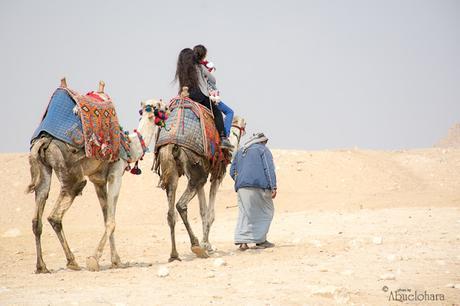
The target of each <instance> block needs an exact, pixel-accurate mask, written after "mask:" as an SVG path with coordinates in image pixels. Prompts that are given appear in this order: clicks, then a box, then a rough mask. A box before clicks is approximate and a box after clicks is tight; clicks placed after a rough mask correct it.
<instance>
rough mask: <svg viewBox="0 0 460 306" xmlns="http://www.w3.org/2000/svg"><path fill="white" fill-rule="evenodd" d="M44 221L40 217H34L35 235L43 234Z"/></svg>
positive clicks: (33, 228)
mask: <svg viewBox="0 0 460 306" xmlns="http://www.w3.org/2000/svg"><path fill="white" fill-rule="evenodd" d="M42 228H43V225H42V222H41V220H38V219H33V220H32V231H33V232H34V235H35V236H40V235H41V234H42Z"/></svg>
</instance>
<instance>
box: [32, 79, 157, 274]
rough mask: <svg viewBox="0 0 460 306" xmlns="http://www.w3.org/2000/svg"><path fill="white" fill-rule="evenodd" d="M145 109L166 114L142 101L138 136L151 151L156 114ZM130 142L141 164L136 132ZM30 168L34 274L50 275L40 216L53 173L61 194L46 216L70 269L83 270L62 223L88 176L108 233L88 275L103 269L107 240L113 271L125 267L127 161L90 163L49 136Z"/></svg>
mask: <svg viewBox="0 0 460 306" xmlns="http://www.w3.org/2000/svg"><path fill="white" fill-rule="evenodd" d="M104 86H105V84H104V82H102V81H101V82H100V83H99V91H98V93H99V94H104ZM61 87H63V88H66V87H67V83H66V81H65V78H64V79H62V80H61ZM147 106H149V110H150V109H152V110H155V109H158V110H163V111H166V106H165V104H164V103H163V102H161V101H155V100H147V101H145V102H141V107H142V109H143V112H142V117H141V119H140V121H139V126H138V129H137V130H138V132H139V133H140V135H142V138H143V139H144V141H145V146H147V147H148V146H149V144H150V143H151V141H152V139H153V140H154V139H155V137H154V136H155V134H156V133H157V131H158V126H157V125H155V123H154V116H153V111H151V112H147V111H145V110H146V107H147ZM129 139H130V144H129V146H130V154H131V157H132V158H133V159H134V160H138V159H140V158H141V157H142V155H143V150H142V147H141V141H140V139H139V136H138V134H137V133H132V134H130V135H129ZM29 163H30V173H31V183H30V185H29V186H28V187H27V190H26V192H29V193H32V192H34V193H35V205H36V207H35V213H34V216H33V219H32V229H33V233H34V235H35V244H36V252H37V265H36V271H35V272H36V273H49V272H50V271H49V270H48V269H47V267H46V265H45V262H44V261H43V256H42V247H41V234H42V215H43V210H44V208H45V204H46V200H47V199H48V194H49V191H50V185H51V176H52V172H53V170H54V173H55V174H56V176H57V178H58V180H59V182H60V185H61V190H60V193H59V197H58V199H57V201H56V203H55V205H54V208H53V209H52V211H51V213H50V215H49V217H48V221H49V223H50V224H51V226H52V227H53V229H54V231H55V232H56V234H57V236H58V238H59V241H60V243H61V245H62V248H63V249H64V252H65V256H66V258H67V267H68V268H69V269H72V270H80V267H79V265H78V264H77V262H76V261H75V256H74V254H73V253H72V251H71V249H70V247H69V245H68V243H67V240H66V238H65V235H64V230H63V227H62V218H63V217H64V214H65V213H66V212H67V210H68V209H69V208H70V206H71V205H72V203H73V201H74V199H75V197H76V196H78V195H81V193H82V190H83V188H84V187H85V185H86V182H87V181H86V179H85V176H86V177H88V179H89V180H90V181H91V182H92V183H93V184H94V186H95V188H96V193H97V197H98V199H99V204H100V205H101V209H102V213H103V215H104V223H105V231H104V234H103V235H102V238H101V240H100V241H99V244H98V246H97V248H96V250H95V252H94V254H93V255H92V256H90V257H88V258H87V260H86V265H87V268H88V270H90V271H98V270H99V259H100V258H101V256H102V253H103V250H104V246H105V243H106V241H107V238H109V241H110V251H111V262H112V267H113V268H117V267H122V266H123V265H122V263H121V261H120V257H119V256H118V253H117V250H116V248H115V238H114V231H115V211H116V205H117V200H118V195H119V193H120V188H121V183H122V176H123V173H124V171H125V169H126V167H127V166H128V162H127V161H125V160H124V159H119V160H117V161H114V162H109V161H101V160H97V159H95V158H88V157H86V155H85V151H84V149H79V148H76V147H73V146H70V145H68V144H67V143H65V142H63V141H61V140H58V139H56V138H54V137H53V136H51V135H48V134H45V136H43V137H41V138H38V139H37V140H36V141H35V142H34V143H33V144H32V147H31V150H30V155H29Z"/></svg>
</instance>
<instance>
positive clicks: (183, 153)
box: [154, 87, 246, 261]
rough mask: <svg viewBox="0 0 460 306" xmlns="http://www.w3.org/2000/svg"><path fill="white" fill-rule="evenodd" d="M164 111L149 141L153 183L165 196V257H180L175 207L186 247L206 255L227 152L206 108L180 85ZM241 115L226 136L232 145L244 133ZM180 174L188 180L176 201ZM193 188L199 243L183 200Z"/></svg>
mask: <svg viewBox="0 0 460 306" xmlns="http://www.w3.org/2000/svg"><path fill="white" fill-rule="evenodd" d="M168 108H169V111H170V115H169V118H168V119H167V120H166V121H165V126H164V127H162V128H161V129H160V131H159V134H158V140H157V141H156V144H155V154H156V155H155V161H154V169H155V171H156V172H157V173H158V174H159V175H160V182H159V185H160V186H161V187H162V188H163V189H165V190H166V195H167V198H168V205H169V209H168V217H167V219H168V224H169V227H170V231H171V254H170V258H169V261H174V260H180V258H179V254H178V252H177V249H176V241H175V223H176V219H175V216H176V214H175V210H174V208H176V209H177V211H178V212H179V214H180V216H181V218H182V221H183V222H184V224H185V227H186V229H187V232H188V234H189V237H190V243H191V250H192V252H193V253H195V254H196V255H197V256H198V257H202V258H206V257H208V252H212V251H213V247H212V245H211V243H210V242H209V232H210V228H211V225H212V223H213V222H214V218H215V212H214V205H215V201H216V194H217V190H218V188H219V186H220V183H221V182H222V180H223V178H224V175H225V172H226V167H227V165H228V164H229V163H230V161H231V158H232V152H230V151H228V150H226V149H222V148H221V146H220V137H219V135H218V132H217V130H216V127H215V124H214V120H213V115H212V113H211V112H210V111H209V110H208V109H207V108H205V107H203V106H202V105H201V104H199V103H196V102H194V101H192V100H191V99H190V98H189V97H188V88H187V87H184V88H183V89H182V92H181V94H180V96H178V97H176V98H173V99H172V100H171V102H170V104H169V107H168ZM245 126H246V123H245V121H244V119H242V118H238V117H235V119H234V121H233V126H232V129H231V135H230V141H231V142H232V145H233V147H234V148H236V149H237V148H238V144H239V141H240V139H241V137H242V136H243V135H244V132H245ZM182 175H185V176H186V177H187V179H188V184H187V188H186V190H185V192H184V193H183V194H182V196H181V197H180V199H179V201H178V202H177V203H176V190H177V185H178V181H179V178H180V177H181V176H182ZM209 176H210V182H211V186H210V191H209V206H208V205H207V203H206V196H205V192H204V185H205V184H206V182H207V180H208V177H209ZM197 194H198V200H199V204H200V215H201V221H202V226H203V240H202V244H201V245H200V243H199V240H198V238H197V237H196V236H195V234H194V233H193V230H192V228H191V226H190V223H189V221H188V217H187V205H188V203H189V202H190V200H192V198H193V197H194V196H195V195H197Z"/></svg>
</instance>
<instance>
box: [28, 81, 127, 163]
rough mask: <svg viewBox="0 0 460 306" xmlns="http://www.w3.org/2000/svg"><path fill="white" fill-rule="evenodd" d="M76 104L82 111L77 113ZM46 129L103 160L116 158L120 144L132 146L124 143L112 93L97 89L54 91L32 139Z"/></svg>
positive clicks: (91, 155)
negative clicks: (102, 93) (104, 95)
mask: <svg viewBox="0 0 460 306" xmlns="http://www.w3.org/2000/svg"><path fill="white" fill-rule="evenodd" d="M75 105H78V110H79V115H76V114H75V113H74V108H75ZM43 133H48V134H50V135H52V136H54V137H56V138H57V139H60V140H62V141H64V142H66V143H68V144H70V145H72V146H75V147H78V148H85V153H86V156H87V157H91V158H96V159H99V160H108V161H115V160H117V159H118V158H119V155H120V148H121V149H122V150H123V149H125V147H127V148H129V147H128V146H127V145H126V144H125V146H124V145H123V144H122V146H121V147H120V138H121V137H120V135H121V133H122V131H121V128H120V125H119V123H118V118H117V115H116V112H115V108H114V106H113V103H112V101H111V100H110V98H108V96H107V99H106V100H104V99H102V98H101V97H100V96H98V95H96V94H94V93H88V94H87V95H84V96H82V95H79V94H78V93H76V92H74V91H72V90H70V89H67V88H58V89H57V90H56V91H55V92H54V94H53V96H52V97H51V100H50V102H49V104H48V107H47V109H46V112H45V114H44V115H43V118H42V121H41V123H40V125H39V126H38V128H37V129H36V130H35V132H34V134H33V136H32V140H31V142H32V141H33V140H34V139H36V138H38V137H40V135H41V134H43ZM123 139H124V138H122V140H123ZM125 151H126V149H125ZM121 153H122V156H124V155H126V154H123V152H121ZM125 153H126V152H125Z"/></svg>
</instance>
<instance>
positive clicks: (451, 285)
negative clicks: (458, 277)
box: [446, 284, 455, 288]
mask: <svg viewBox="0 0 460 306" xmlns="http://www.w3.org/2000/svg"><path fill="white" fill-rule="evenodd" d="M446 288H455V284H447V285H446Z"/></svg>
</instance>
